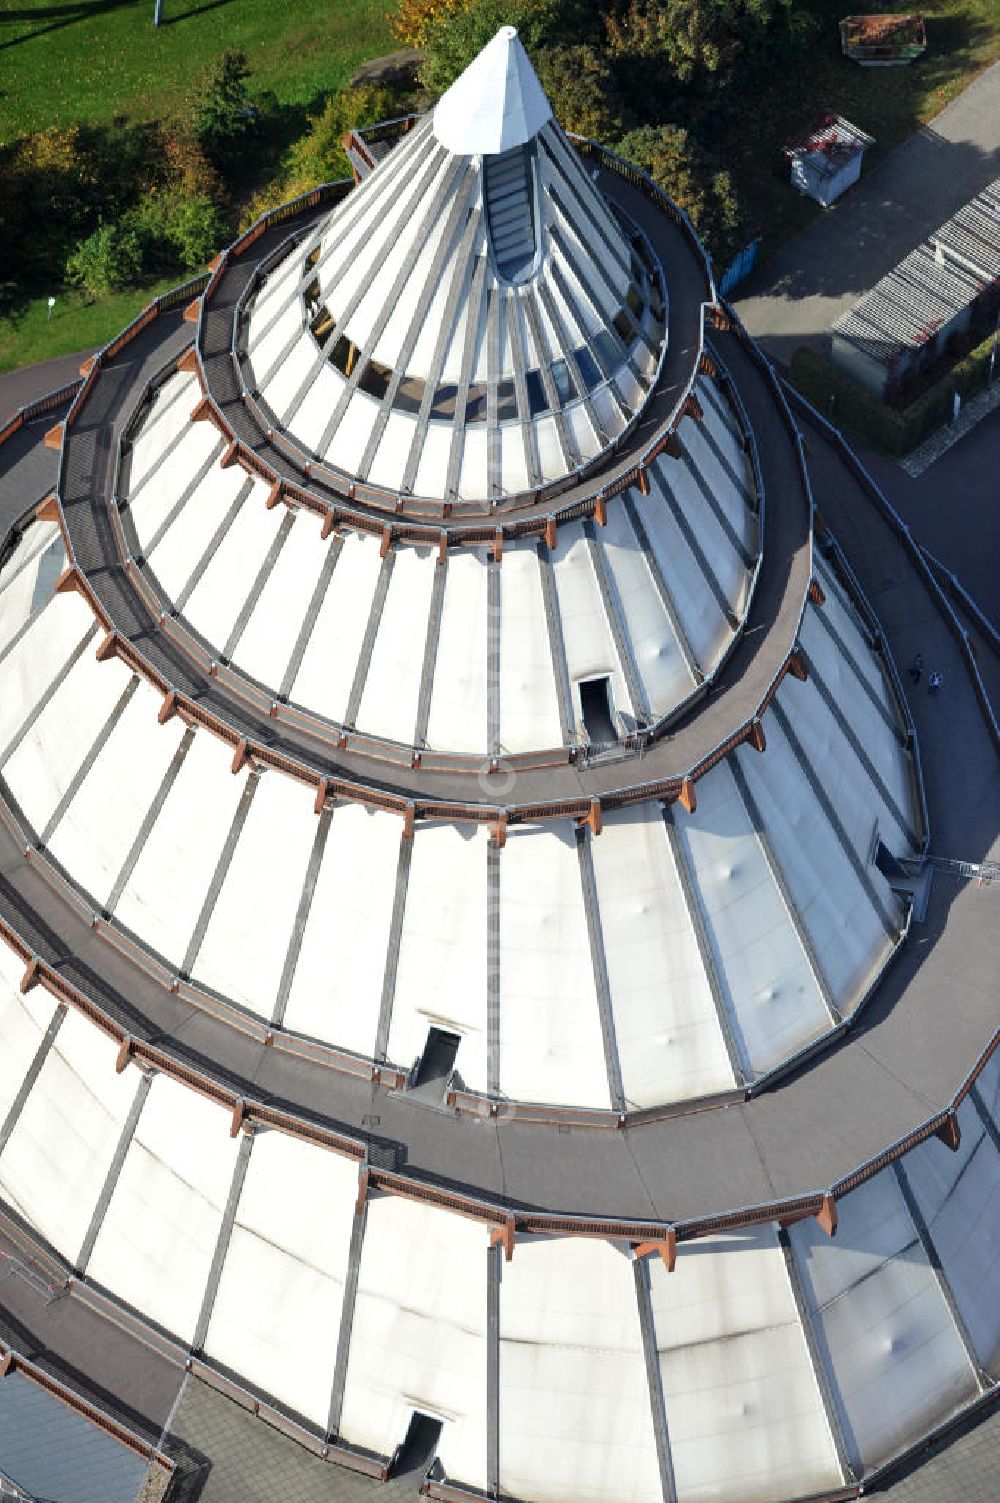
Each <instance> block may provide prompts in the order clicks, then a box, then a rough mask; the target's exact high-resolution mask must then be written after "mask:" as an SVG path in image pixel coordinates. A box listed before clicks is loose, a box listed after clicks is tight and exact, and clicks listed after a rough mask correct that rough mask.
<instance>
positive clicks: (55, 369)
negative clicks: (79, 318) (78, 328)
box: [0, 350, 91, 424]
mask: <svg viewBox="0 0 1000 1503" xmlns="http://www.w3.org/2000/svg"><path fill="white" fill-rule="evenodd" d="M90 353H91V352H90V351H89V350H83V351H82V352H81V353H80V354H79V355H59V356H58V357H57V358H56V359H55V360H43V361H40V362H39V364H38V365H22V366H21V367H20V369H19V370H16V371H7V372H6V374H5V375H2V376H0V424H3V423H5V422H6V421H7V419H8V418H9V417H10V416H11V415H12V414H13V413H15V412H16V411H17V409H18V408H19V407H23V406H24V405H25V403H27V402H33V401H34V400H35V398H36V397H43V396H44V395H45V393H46V392H47V391H54V390H55V389H56V387H57V386H65V385H66V383H67V382H68V381H73V380H75V379H76V377H77V376H78V375H79V374H80V366H81V365H82V364H83V362H84V360H86V358H87V356H88V355H89V354H90Z"/></svg>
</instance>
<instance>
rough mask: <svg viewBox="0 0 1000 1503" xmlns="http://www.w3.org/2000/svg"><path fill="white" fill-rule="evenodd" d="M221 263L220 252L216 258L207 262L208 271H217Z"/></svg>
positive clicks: (221, 253) (221, 254)
mask: <svg viewBox="0 0 1000 1503" xmlns="http://www.w3.org/2000/svg"><path fill="white" fill-rule="evenodd" d="M222 261H223V252H222V251H220V252H219V254H218V255H217V256H213V257H212V259H211V261H209V263H208V269H209V271H218V269H219V267H220V266H221V265H222Z"/></svg>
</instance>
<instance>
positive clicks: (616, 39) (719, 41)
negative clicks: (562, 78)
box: [605, 0, 792, 84]
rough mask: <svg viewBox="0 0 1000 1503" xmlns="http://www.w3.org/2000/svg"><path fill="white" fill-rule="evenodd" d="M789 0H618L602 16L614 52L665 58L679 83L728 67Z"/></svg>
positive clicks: (719, 74) (722, 74) (717, 75)
mask: <svg viewBox="0 0 1000 1503" xmlns="http://www.w3.org/2000/svg"><path fill="white" fill-rule="evenodd" d="M791 4H792V0H620V3H619V4H618V5H617V6H616V7H615V8H614V9H613V10H611V11H610V12H609V13H608V15H607V16H606V17H605V27H606V30H607V40H608V50H609V52H610V53H611V55H612V57H616V58H622V59H645V60H646V61H651V62H655V63H658V64H660V65H661V66H662V65H663V64H664V63H665V64H666V66H667V68H668V69H669V71H670V73H671V74H672V76H673V78H674V79H675V80H676V81H677V82H678V83H684V84H687V83H692V82H696V81H699V80H704V79H705V78H713V79H714V80H715V82H716V84H718V82H719V80H720V79H723V78H726V77H727V76H728V75H729V74H730V72H731V71H732V68H733V65H734V63H735V62H736V59H737V58H738V57H739V56H740V55H741V53H742V52H743V51H744V50H745V49H746V47H747V46H748V44H749V43H751V42H754V41H759V40H760V38H761V37H762V36H763V34H764V33H765V32H766V31H767V29H768V28H769V27H770V26H771V24H772V23H773V21H774V20H775V18H776V17H777V16H778V15H779V14H783V13H784V12H786V11H787V10H789V9H790V7H791Z"/></svg>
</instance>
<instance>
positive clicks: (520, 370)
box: [504, 287, 542, 486]
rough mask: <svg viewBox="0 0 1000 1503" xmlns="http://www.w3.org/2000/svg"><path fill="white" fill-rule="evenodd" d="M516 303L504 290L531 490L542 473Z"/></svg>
mask: <svg viewBox="0 0 1000 1503" xmlns="http://www.w3.org/2000/svg"><path fill="white" fill-rule="evenodd" d="M519 309H520V302H519V300H518V297H517V295H516V293H515V292H514V290H513V288H510V287H508V289H507V297H506V299H505V301H504V313H505V316H506V319H507V330H508V332H509V334H510V354H511V363H512V364H513V367H514V391H515V394H516V397H517V413H518V418H519V420H520V426H521V442H522V444H523V445H524V462H525V464H526V465H527V469H528V479H529V481H530V483H531V485H532V486H540V485H541V483H542V472H541V468H540V467H539V463H538V455H537V453H536V451H535V429H534V424H533V423H532V421H531V403H530V402H529V401H528V385H527V380H526V370H527V367H526V365H525V353H524V331H523V330H522V328H521V318H520V312H519Z"/></svg>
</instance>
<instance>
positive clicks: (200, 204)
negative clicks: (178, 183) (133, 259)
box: [127, 188, 227, 273]
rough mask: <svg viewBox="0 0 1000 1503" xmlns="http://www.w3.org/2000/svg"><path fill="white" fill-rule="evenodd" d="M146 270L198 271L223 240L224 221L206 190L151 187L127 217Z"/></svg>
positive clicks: (224, 235)
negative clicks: (197, 191) (137, 240)
mask: <svg viewBox="0 0 1000 1503" xmlns="http://www.w3.org/2000/svg"><path fill="white" fill-rule="evenodd" d="M127 227H128V228H129V229H131V230H132V231H134V232H135V234H136V235H137V236H138V238H139V242H140V245H141V247H142V259H143V264H144V266H145V269H146V270H147V271H148V272H151V273H152V272H168V271H173V270H174V268H175V267H177V266H180V267H182V268H183V269H184V270H185V271H197V269H198V268H199V267H200V266H204V264H205V262H206V261H208V260H209V259H210V258H211V256H212V255H213V254H214V252H215V251H217V250H218V248H219V246H220V245H221V244H223V242H224V241H225V240H226V238H227V236H226V225H225V222H224V220H223V218H222V215H221V214H220V212H219V209H218V206H217V205H216V204H215V203H214V202H213V201H212V199H211V198H209V196H208V194H207V193H185V192H184V191H183V190H181V189H178V188H166V189H152V190H151V191H150V192H149V193H147V194H146V195H145V197H144V198H143V199H142V201H141V202H140V203H139V204H138V205H137V206H136V208H135V209H134V210H133V211H132V213H131V214H129V215H128V217H127Z"/></svg>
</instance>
